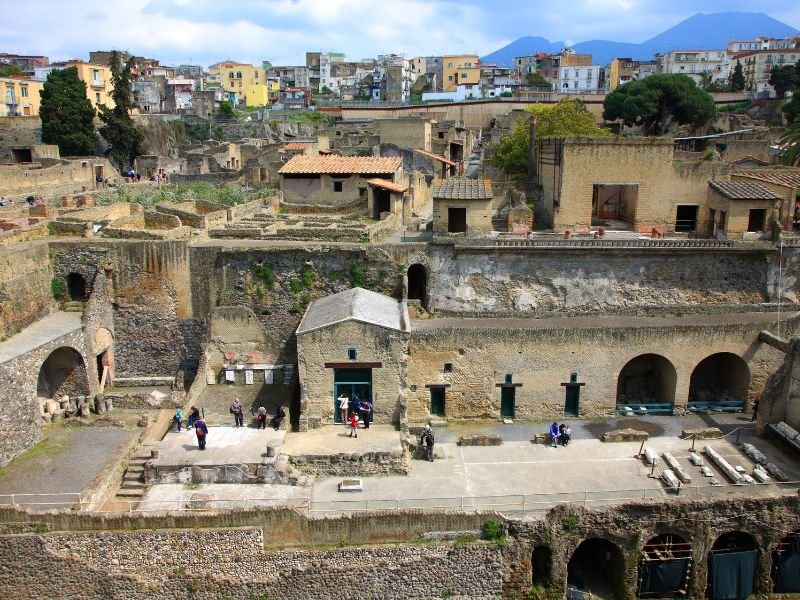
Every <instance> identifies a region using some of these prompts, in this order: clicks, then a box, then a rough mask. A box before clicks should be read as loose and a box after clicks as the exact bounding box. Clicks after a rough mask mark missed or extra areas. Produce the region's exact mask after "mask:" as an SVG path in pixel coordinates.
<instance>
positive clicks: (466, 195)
mask: <svg viewBox="0 0 800 600" xmlns="http://www.w3.org/2000/svg"><path fill="white" fill-rule="evenodd" d="M433 197H434V198H440V199H446V200H451V199H452V200H488V199H489V198H491V197H492V184H491V182H490V181H489V180H488V179H464V178H463V177H454V178H452V179H447V180H446V181H443V182H442V183H440V184H439V185H437V186H436V187H435V188H434V190H433Z"/></svg>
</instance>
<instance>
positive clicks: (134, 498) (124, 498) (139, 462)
mask: <svg viewBox="0 0 800 600" xmlns="http://www.w3.org/2000/svg"><path fill="white" fill-rule="evenodd" d="M148 460H150V447H149V446H142V447H141V448H139V449H138V450H137V451H136V454H134V455H133V458H131V460H130V462H129V463H128V468H127V469H125V473H124V474H123V475H122V485H121V486H120V488H119V490H117V495H116V496H115V497H114V500H116V501H119V502H120V503H127V504H129V505H130V508H131V510H133V509H135V508H136V506H138V502H139V500H141V499H142V496H144V493H145V491H146V486H145V483H144V464H145V463H146V462H147V461H148Z"/></svg>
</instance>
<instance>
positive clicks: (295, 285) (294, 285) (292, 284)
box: [289, 277, 303, 294]
mask: <svg viewBox="0 0 800 600" xmlns="http://www.w3.org/2000/svg"><path fill="white" fill-rule="evenodd" d="M289 289H290V290H292V291H293V292H294V293H295V294H296V293H298V292H299V291H300V290H302V289H303V282H302V281H300V280H299V279H298V278H297V277H292V278H291V279H290V280H289Z"/></svg>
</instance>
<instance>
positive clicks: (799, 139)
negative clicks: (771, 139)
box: [781, 120, 800, 166]
mask: <svg viewBox="0 0 800 600" xmlns="http://www.w3.org/2000/svg"><path fill="white" fill-rule="evenodd" d="M781 145H782V146H783V147H784V150H785V154H783V155H782V157H781V158H782V159H783V162H784V163H785V164H787V165H793V166H800V120H796V121H795V122H794V123H792V124H791V125H789V127H788V128H787V129H786V133H784V134H783V137H781Z"/></svg>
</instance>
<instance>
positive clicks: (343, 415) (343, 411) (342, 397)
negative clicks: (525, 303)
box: [337, 392, 350, 427]
mask: <svg viewBox="0 0 800 600" xmlns="http://www.w3.org/2000/svg"><path fill="white" fill-rule="evenodd" d="M337 400H338V401H339V419H340V420H341V421H342V425H344V426H345V427H347V407H348V406H349V405H350V399H349V398H348V397H347V394H345V393H344V392H342V393H341V394H339V397H338V398H337Z"/></svg>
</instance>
